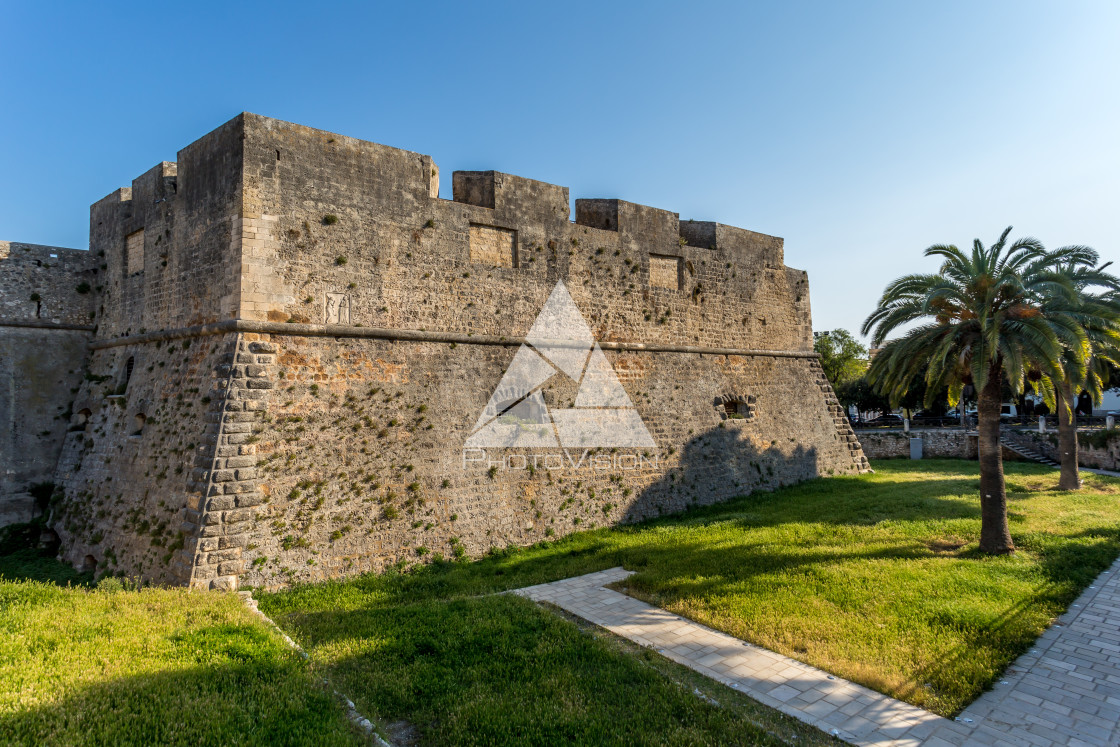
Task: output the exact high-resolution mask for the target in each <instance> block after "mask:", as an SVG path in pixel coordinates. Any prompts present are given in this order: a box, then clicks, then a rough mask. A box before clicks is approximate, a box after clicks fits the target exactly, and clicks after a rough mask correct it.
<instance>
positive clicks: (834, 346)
mask: <svg viewBox="0 0 1120 747" xmlns="http://www.w3.org/2000/svg"><path fill="white" fill-rule="evenodd" d="M813 350H814V351H816V353H817V354H818V355H820V357H821V358H820V361H821V368H823V369H824V375H825V376H826V377H828V382H829V383H830V384H832V386H833V388H835V387H836V386H837V385H838V384H841V383H843V382H845V381H851V380H852V379H857V378H859V377H860V376H862V375H863V373H864V371H866V370H867V348H865V347H864V346H863V345H862V344H860V341H859V340H857V339H856V338H855V337H854V336H853V335H852V333H851V332H849V331H848V330H846V329H834V330H832V331H831V332H825V333H822V334H820V335H817V336H816V338H815V339H814V340H813Z"/></svg>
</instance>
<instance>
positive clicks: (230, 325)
mask: <svg viewBox="0 0 1120 747" xmlns="http://www.w3.org/2000/svg"><path fill="white" fill-rule="evenodd" d="M230 332H239V333H244V332H248V333H253V334H273V335H284V336H289V337H334V338H344V337H358V338H370V339H377V340H402V341H404V340H409V341H413V342H447V343H455V344H457V345H500V346H503V347H518V346H520V345H522V344H525V343H527V342H528V340H526V338H524V337H505V336H501V337H496V336H493V335H478V336H474V335H469V334H462V333H457V332H431V331H428V330H418V329H386V328H378V327H349V326H342V325H337V324H280V323H275V322H254V321H246V320H244V319H231V320H229V321H226V322H217V323H214V324H201V325H198V326H195V327H183V328H180V329H171V330H161V331H158V332H145V333H143V334H138V335H129V336H127V337H120V338H116V339H111V340H98V341H96V342H92V343H90V348H92V349H94V350H103V349H106V348H115V347H121V346H123V345H138V344H144V343H149V342H164V341H168V340H181V339H186V338H189V337H207V336H210V335H221V334H226V333H230ZM538 342H539V343H541V344H544V345H546V346H547V347H561V348H565V347H578V346H579V345H578V344H577V343H573V342H571V341H570V340H553V341H547V340H543V341H542V340H538ZM599 347H600V348H602V349H603V350H632V351H639V350H640V351H645V352H650V353H696V354H699V355H744V356H754V355H757V356H763V357H771V358H810V359H817V358H820V354H818V353H816V352H813V351H812V350H745V349H741V348H719V347H714V348H713V347H703V346H699V345H671V344H659V343H641V342H600V343H599Z"/></svg>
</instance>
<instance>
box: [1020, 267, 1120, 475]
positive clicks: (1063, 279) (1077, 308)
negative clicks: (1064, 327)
mask: <svg viewBox="0 0 1120 747" xmlns="http://www.w3.org/2000/svg"><path fill="white" fill-rule="evenodd" d="M1058 254H1059V255H1061V256H1063V257H1064V260H1063V261H1060V262H1055V263H1054V269H1053V270H1052V272H1053V273H1054V275H1055V277H1056V278H1057V282H1055V283H1053V284H1051V285H1048V286H1046V287H1045V290H1046V291H1047V292H1048V293H1049V294H1050V295H1051V296H1052V298H1051V299H1050V300H1049V303H1050V304H1051V305H1052V306H1054V307H1056V308H1061V309H1062V310H1063V311H1064V312H1065V313H1067V314H1069V315H1070V316H1071V317H1072V318H1073V319H1074V320H1075V321H1076V323H1077V324H1078V326H1079V327H1080V328H1081V330H1082V332H1083V333H1084V336H1083V337H1080V338H1077V339H1071V340H1070V343H1069V344H1068V345H1067V346H1066V350H1065V352H1064V353H1063V355H1062V377H1061V378H1060V379H1049V378H1048V377H1044V376H1041V375H1039V377H1038V378H1039V379H1040V383H1041V389H1042V390H1043V392H1044V394H1045V395H1046V398H1047V400H1048V401H1051V402H1053V403H1054V405H1055V409H1056V410H1057V412H1058V454H1059V462H1060V464H1061V476H1060V477H1059V479H1058V488H1059V489H1060V490H1077V489H1078V488H1080V487H1081V475H1080V470H1079V466H1078V455H1079V445H1078V443H1077V410H1076V407H1075V406H1076V398H1077V397H1078V394H1079V393H1084V394H1087V395H1088V396H1089V398H1090V399H1091V401H1092V402H1097V403H1099V402H1100V401H1101V395H1102V393H1103V391H1104V390H1105V388H1106V385H1107V383H1108V380H1109V379H1110V378H1111V376H1112V372H1113V371H1114V370H1115V366H1116V364H1117V361H1120V297H1118V295H1117V294H1118V291H1120V279H1118V278H1116V277H1115V276H1113V275H1111V274H1109V273H1108V272H1106V271H1105V270H1106V269H1107V268H1108V264H1105V265H1101V266H1099V267H1098V266H1097V261H1098V255H1097V253H1096V252H1095V251H1093V250H1092V249H1090V248H1088V247H1065V248H1064V249H1059V250H1058ZM1076 346H1080V349H1077V347H1076ZM1090 412H1091V410H1090Z"/></svg>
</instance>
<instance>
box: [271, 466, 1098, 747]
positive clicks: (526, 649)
mask: <svg viewBox="0 0 1120 747" xmlns="http://www.w3.org/2000/svg"><path fill="white" fill-rule="evenodd" d="M875 468H876V470H877V473H876V474H874V475H862V476H858V477H835V478H828V479H822V480H817V481H814V482H812V483H807V484H804V485H800V486H795V487H790V488H785V489H782V490H779V491H777V492H775V493H772V494H757V495H752V496H747V497H744V498H741V499H737V500H735V501H732V502H730V503H726V504H722V505H719V506H713V507H709V508H705V509H699V510H694V511H691V512H689V513H687V514H683V515H679V516H675V517H668V518H664V519H659V520H656V521H652V522H648V523H645V524H641V525H636V526H628V527H622V528H615V529H599V530H594V531H589V532H583V533H580V534H577V535H572V536H569V537H567V538H565V539H563V540H560V541H558V542H554V543H549V544H542V545H538V546H535V547H532V548H526V549H521V550H510V551H507V552H504V553H500V554H498V555H495V556H493V557H489V558H485V559H482V560H479V561H476V562H472V563H442V564H439V565H434V566H429V567H422V568H416V569H413V570H412V571H410V572H407V573H397V574H387V575H382V576H365V577H361V578H356V579H350V580H346V581H338V582H329V583H322V584H316V585H308V586H302V587H296V588H294V589H291V590H288V591H284V592H279V593H274V594H258V597H259V598H260V601H261V608H262V610H264V611H265V612H266V613H267V614H269V615H270V616H272V617H273V619H275V620H276V621H277V622H278V623H279V624H280V625H281V626H282V627H284V628H285V629H286V630H287V631H288V632H289V633H291V634H292V635H293V637H294V638H295V639H296V640H297V641H298V642H300V644H301V645H303V646H304V648H306V649H307V650H308V652H309V653H310V655H311V657H312V660H313V661H314V662H315V664H316V666H317V667H319V668H320V670H321V671H322V672H323V673H324V674H326V675H327V676H329V677H330V678H331V679H332V681H333V682H335V684H336V685H337V686H338V687H339V688H340V689H342V690H343V691H344V692H345V693H346V694H347V695H348V696H350V697H351V698H352V699H354V700H355V702H356V703H357V705H358V708H359V710H360V711H362V712H363V713H364V714H366V715H368V716H371V717H376V718H377V719H379V720H380V721H381V722H382V723H388V722H396V721H404V722H407V723H408V724H409V728H410V729H411V730H412V732H411V733H412V734H413V735H414V736H416V737H417V738H418V739H419V741H420V742H421V743H437V744H438V743H447V742H464V743H472V742H477V743H489V744H507V743H508V744H515V743H538V744H545V743H555V742H557V741H565V740H568V741H580V742H602V743H618V744H624V743H674V742H676V743H691V744H702V743H713V744H714V743H726V742H736V741H738V742H747V743H749V742H751V741H757V742H759V743H765V742H764V741H762V740H763V739H764V736H763V735H762V734H761V733H759V732H758V731H757V729H755V727H753V726H752V724H759V725H761V727H762V728H763V729H765V730H766V731H770V732H772V733H780V734H782V735H783V736H787V737H788V735H789V734H790V733H793V732H789V731H786V732H783V731H781V730H782V729H787V730H789V729H796V727H794V726H789V725H788V724H787V723H786V722H784V721H781V719H779V718H778V717H777V716H776V714H774V712H772V711H766V710H765V709H761V707H759V710H756V711H755V712H752V713H747V712H731V711H730V709H727V708H720V709H713V708H712V707H711V706H710V705H709V704H708V703H706V702H705V701H703V700H701V699H699V698H696V697H695V696H693V695H691V687H692V686H691V685H689V686H687V687H682V686H681V685H674V684H673V680H680V678H681V677H682V676H683V675H681V674H680V672H676V671H669V670H664V669H658V667H662V666H664V664H665V662H664V660H661V659H660V657H657V656H656V655H654V654H652V653H648V652H642V653H641V654H640V655H633V654H626V652H625V651H620V650H619V649H618V647H617V644H616V643H612V642H611V640H608V639H606V638H602V637H599V638H596V637H591V638H589V637H588V636H587V635H583V634H580V633H579V632H578V628H577V627H576V626H575V625H574V624H573V623H572V622H570V621H567V620H564V619H562V618H560V617H558V616H554V615H552V614H551V613H547V612H545V611H543V610H541V609H540V608H537V607H535V606H533V605H531V604H530V603H528V602H526V601H524V600H521V599H519V598H510V597H505V596H502V597H489V598H481V599H474V598H471V597H474V596H476V595H479V594H485V593H488V592H493V591H499V590H504V589H510V588H517V587H521V586H526V585H529V584H533V583H539V582H543V581H550V580H556V579H559V578H564V577H567V576H573V575H577V574H581V573H588V572H591V571H595V570H600V569H603V568H608V567H611V566H615V565H622V566H625V567H626V568H628V569H630V570H635V571H637V572H638V574H637V575H636V576H633V577H631V578H630V579H628V580H627V581H626V582H625V583H626V586H627V588H628V591H629V593H631V594H634V595H636V596H638V597H640V598H642V599H645V600H647V601H650V602H652V603H654V604H657V605H659V606H662V607H664V608H666V609H670V610H672V611H674V612H677V613H679V614H681V615H684V616H687V617H690V618H692V619H694V620H697V621H700V622H703V623H705V624H707V625H710V626H712V627H714V628H718V629H720V630H724V631H727V632H729V633H731V634H733V635H736V636H740V637H742V638H745V639H747V640H750V641H753V642H755V643H757V644H759V645H762V646H765V647H767V648H770V649H773V650H775V651H779V652H781V653H784V654H786V655H789V656H792V657H795V658H797V659H800V660H802V661H805V662H808V663H810V664H813V665H815V666H819V667H821V668H823V669H826V670H828V671H831V672H834V673H836V674H838V675H841V676H843V677H846V678H849V679H852V680H855V681H857V682H861V683H864V684H866V685H868V686H870V687H873V688H875V689H877V690H880V691H881V692H885V693H888V694H890V695H893V696H895V697H898V698H901V699H903V700H906V701H909V702H911V703H914V704H917V705H920V706H923V707H925V708H928V709H930V710H933V711H936V712H938V713H941V714H945V715H952V714H953V713H955V712H957V711H958V710H960V709H961V708H963V707H964V706H965V705H967V704H968V703H969V702H971V701H972V700H973V699H975V698H976V697H977V696H978V695H979V694H980V693H981V692H982V691H983V690H984V689H985V688H986V687H987V686H988V685H990V684H991V683H992V681H993V680H994V679H996V678H997V677H998V676H999V674H1000V673H1001V672H1002V670H1003V669H1004V668H1005V667H1006V666H1007V664H1009V663H1010V662H1011V661H1012V660H1014V659H1015V657H1017V656H1018V655H1019V654H1021V653H1023V652H1024V651H1025V650H1026V649H1027V648H1029V647H1030V645H1031V644H1032V643H1033V641H1034V640H1035V638H1036V637H1037V636H1038V635H1039V633H1041V632H1042V630H1043V629H1045V628H1046V626H1047V625H1048V624H1049V623H1050V621H1051V620H1052V619H1053V618H1054V617H1056V616H1057V615H1059V614H1061V613H1062V612H1063V611H1064V610H1065V608H1066V607H1067V606H1068V605H1069V603H1070V602H1071V601H1072V600H1073V599H1074V598H1075V597H1076V596H1077V594H1078V593H1079V592H1080V590H1081V589H1083V588H1084V587H1085V586H1086V585H1088V583H1089V582H1090V581H1092V580H1093V579H1094V578H1095V577H1096V576H1097V575H1098V574H1099V573H1100V572H1101V571H1102V570H1105V569H1106V568H1107V567H1108V565H1109V564H1110V563H1111V562H1112V561H1113V559H1115V558H1116V557H1117V555H1120V483H1118V482H1115V481H1113V480H1109V479H1108V478H1101V477H1098V476H1096V475H1092V474H1085V475H1084V478H1085V484H1086V486H1085V488H1084V489H1083V490H1081V491H1079V492H1076V493H1063V492H1058V491H1057V489H1056V487H1057V479H1058V474H1057V472H1054V471H1051V470H1048V469H1046V468H1044V467H1041V466H1036V465H1028V464H1016V463H1009V464H1007V465H1006V469H1007V473H1008V492H1009V499H1010V500H1009V502H1010V515H1011V530H1012V535H1013V537H1014V539H1015V542H1016V544H1017V545H1018V547H1019V551H1018V552H1017V553H1016V554H1015V555H1013V556H1008V557H985V556H982V555H980V554H979V553H978V552H977V550H976V545H977V538H978V536H979V531H980V516H979V503H978V499H977V492H978V487H979V478H978V471H977V470H978V466H977V464H976V463H975V462H964V461H932V460H931V461H923V462H919V463H915V462H910V461H893V462H892V461H887V462H878V463H876V464H875ZM612 640H613V639H612ZM622 654H626V655H625V656H623V655H622ZM654 661H657V662H658V663H657V664H656V665H655V664H654V663H653V662H654ZM666 672H668V678H667V676H666ZM654 675H656V676H654ZM712 693H713V694H714V696H715V697H716V698H717V699H719V700H720V701H721V703H722V702H724V699H725V697H727V698H729V697H731V696H733V695H736V694H734V693H731V692H730V691H729V690H727V689H726V688H717V689H715V690H713V691H712ZM736 702H738V701H736ZM744 707H746V706H744ZM750 729H755V731H754V732H751V731H750ZM805 738H806V737H804V736H802V737H801V738H800V739H798V742H799V743H804V741H803V740H804V739H805ZM808 738H812V736H811V735H810V736H809V737H808Z"/></svg>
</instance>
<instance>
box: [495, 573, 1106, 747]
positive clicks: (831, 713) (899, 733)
mask: <svg viewBox="0 0 1120 747" xmlns="http://www.w3.org/2000/svg"><path fill="white" fill-rule="evenodd" d="M629 575H631V572H630V571H626V570H624V569H622V568H611V569H609V570H606V571H599V572H598V573H590V574H587V575H585V576H577V577H575V578H569V579H564V580H562V581H556V582H554V583H551V584H540V585H537V586H530V587H527V588H524V589H518V590H516V591H515V592H514V593H515V594H519V595H521V596H524V597H527V598H529V599H533V600H537V601H546V602H551V603H552V604H555V605H557V606H558V607H561V608H563V609H565V610H567V611H568V612H571V613H572V614H575V615H578V616H579V617H582V618H584V619H586V620H589V621H590V622H593V623H595V624H596V625H599V626H601V627H604V628H606V629H608V630H610V631H611V632H613V633H615V634H617V635H620V636H622V637H624V638H628V639H630V640H631V641H634V642H635V643H638V644H640V645H642V646H647V647H649V648H653V649H656V650H657V651H659V652H660V653H661V654H663V655H664V656H666V657H668V658H669V659H672V660H673V661H676V662H678V663H679V664H683V665H685V666H687V667H689V668H691V669H694V670H696V671H697V672H700V673H701V674H704V675H707V676H708V677H711V678H712V679H714V680H716V681H718V682H722V683H723V684H725V685H727V686H729V687H732V688H734V689H736V690H738V691H740V692H743V693H745V694H747V695H749V696H750V697H751V698H754V699H755V700H757V701H759V702H761V703H763V704H765V705H768V706H771V707H772V708H776V709H778V710H779V711H782V712H783V713H786V714H789V715H790V716H794V717H795V718H798V719H800V720H802V721H804V722H806V723H808V724H811V725H813V726H816V727H818V728H819V729H822V730H823V731H826V732H828V733H830V734H833V735H835V736H838V737H840V738H841V739H844V740H845V741H847V742H851V743H852V744H857V745H900V746H901V745H927V746H928V747H962V746H963V745H997V746H998V747H1021V746H1030V747H1035V746H1037V747H1052V746H1053V745H1070V746H1071V747H1083V746H1087V745H1093V746H1098V745H1099V746H1107V747H1115V746H1116V745H1120V726H1118V722H1120V560H1118V561H1117V563H1116V564H1115V565H1113V567H1112V568H1111V569H1110V570H1109V571H1106V572H1105V573H1104V574H1102V575H1101V576H1100V578H1098V579H1097V581H1096V582H1095V583H1094V584H1093V585H1092V586H1091V587H1090V588H1089V589H1086V591H1085V593H1084V594H1083V595H1082V596H1081V598H1079V599H1078V600H1077V602H1076V603H1075V604H1074V606H1072V607H1071V608H1070V611H1069V612H1068V613H1067V614H1066V616H1065V617H1063V618H1062V619H1061V620H1059V623H1058V624H1057V625H1054V626H1053V627H1051V628H1050V629H1048V630H1047V631H1046V632H1045V633H1044V634H1043V635H1042V636H1041V637H1040V638H1039V640H1038V643H1037V644H1036V645H1035V647H1034V648H1033V649H1031V651H1030V652H1028V653H1027V654H1025V655H1024V656H1022V657H1021V658H1019V659H1018V660H1017V661H1016V662H1015V663H1014V664H1013V665H1012V666H1011V667H1009V668H1008V670H1007V672H1006V674H1005V675H1004V679H1003V680H1001V681H1000V683H999V684H997V685H996V687H995V689H994V690H992V691H991V692H988V693H986V694H984V695H983V696H981V697H980V698H979V699H977V700H976V701H975V702H974V703H973V704H972V705H971V706H969V707H968V708H967V709H966V710H965V711H964V712H963V713H962V714H961V715H960V716H959V717H958V718H957V719H956V720H955V721H950V720H949V719H946V718H942V717H941V716H937V715H936V714H933V713H930V712H928V711H925V710H923V709H921V708H917V707H915V706H912V705H910V704H908V703H903V702H902V701H899V700H895V699H894V698H890V697H888V696H886V695H883V694H881V693H878V692H875V691H874V690H869V689H868V688H866V687H863V686H861V685H857V684H855V683H853V682H849V681H847V680H843V679H841V678H839V677H835V676H833V675H830V674H828V673H827V672H824V671H822V670H820V669H816V668H814V667H810V666H808V665H807V664H803V663H801V662H799V661H796V660H794V659H790V658H788V657H786V656H782V655H781V654H777V653H774V652H773V651H768V650H766V649H762V648H758V647H757V646H753V645H751V644H749V643H746V642H745V641H742V640H740V639H738V638H734V637H732V636H729V635H727V634H726V633H720V632H719V631H716V630H712V629H711V628H708V627H705V626H703V625H700V624H698V623H694V622H691V621H689V620H686V619H684V618H682V617H679V616H678V615H675V614H672V613H670V612H667V611H666V610H662V609H658V608H656V607H652V606H650V605H648V604H646V603H645V602H641V601H639V600H637V599H634V598H632V597H628V596H626V595H625V594H620V593H618V592H616V591H612V590H610V589H606V588H604V586H605V585H606V584H610V583H614V582H615V581H621V580H622V579H624V578H626V577H627V576H629Z"/></svg>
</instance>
